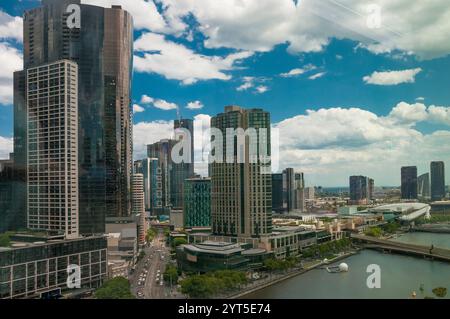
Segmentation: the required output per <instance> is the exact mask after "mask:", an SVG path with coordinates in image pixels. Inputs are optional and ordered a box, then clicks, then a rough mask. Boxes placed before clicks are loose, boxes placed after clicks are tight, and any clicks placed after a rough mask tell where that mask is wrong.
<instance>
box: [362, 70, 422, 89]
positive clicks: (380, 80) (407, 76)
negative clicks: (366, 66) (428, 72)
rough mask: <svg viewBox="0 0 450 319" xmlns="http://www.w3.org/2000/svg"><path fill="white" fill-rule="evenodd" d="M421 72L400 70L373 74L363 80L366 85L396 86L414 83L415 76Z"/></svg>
mask: <svg viewBox="0 0 450 319" xmlns="http://www.w3.org/2000/svg"><path fill="white" fill-rule="evenodd" d="M420 72H422V69H421V68H416V69H409V70H401V71H386V72H377V71H375V72H373V73H372V74H371V75H367V76H365V77H364V78H363V80H364V82H366V83H367V84H375V85H398V84H402V83H414V82H415V80H416V75H417V74H419V73H420Z"/></svg>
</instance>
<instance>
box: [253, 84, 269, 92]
mask: <svg viewBox="0 0 450 319" xmlns="http://www.w3.org/2000/svg"><path fill="white" fill-rule="evenodd" d="M267 91H269V88H268V87H267V86H265V85H260V86H258V87H257V88H256V92H257V93H259V94H263V93H266V92H267Z"/></svg>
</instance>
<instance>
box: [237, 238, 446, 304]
mask: <svg viewBox="0 0 450 319" xmlns="http://www.w3.org/2000/svg"><path fill="white" fill-rule="evenodd" d="M396 240H400V241H403V242H408V243H414V244H421V245H430V246H431V244H433V245H435V247H443V248H450V234H431V233H408V234H405V235H402V236H401V237H400V238H398V239H396ZM341 262H345V263H347V264H348V266H349V272H348V273H337V274H335V273H334V274H333V273H328V272H327V271H326V270H325V269H313V270H311V271H309V272H307V273H305V274H302V275H299V276H296V277H294V278H291V279H288V280H285V281H283V282H280V283H278V284H275V285H272V286H270V287H268V288H265V289H262V290H259V291H256V292H254V293H252V294H249V295H247V296H245V297H244V298H250V299H253V298H255V299H277V298H279V299H316V298H325V299H344V298H345V299H381V298H386V299H399V298H400V299H403V298H410V296H411V293H412V292H413V291H415V292H416V293H417V298H423V297H424V296H433V294H432V292H431V290H432V289H433V288H436V287H440V286H443V287H446V288H447V289H449V294H448V295H447V298H450V264H448V263H444V262H439V261H429V260H424V259H421V258H416V257H409V256H403V255H396V254H383V253H380V252H377V251H372V250H364V251H361V252H360V253H359V254H357V255H354V256H351V257H348V258H346V259H345V260H343V261H341ZM339 263H340V262H339ZM339 263H338V264H339ZM370 264H376V265H379V266H380V269H381V288H379V289H376V288H375V289H369V288H368V287H367V284H366V281H367V277H368V276H369V275H370V274H369V273H367V272H366V270H367V266H368V265H370ZM421 285H423V287H424V293H423V294H422V293H421V292H420V286H421Z"/></svg>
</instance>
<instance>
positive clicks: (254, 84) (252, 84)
mask: <svg viewBox="0 0 450 319" xmlns="http://www.w3.org/2000/svg"><path fill="white" fill-rule="evenodd" d="M242 81H243V83H242V84H241V85H240V86H238V87H237V88H236V91H238V92H242V91H248V90H250V89H253V90H252V92H253V93H255V94H263V93H266V92H267V91H268V90H269V87H268V86H267V85H262V84H261V83H265V82H267V81H268V79H267V78H264V77H253V76H244V77H243V78H242ZM258 84H259V85H258Z"/></svg>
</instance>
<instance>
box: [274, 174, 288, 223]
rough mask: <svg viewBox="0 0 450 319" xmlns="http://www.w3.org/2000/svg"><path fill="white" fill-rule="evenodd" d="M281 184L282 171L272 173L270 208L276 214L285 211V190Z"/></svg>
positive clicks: (282, 182) (282, 180)
mask: <svg viewBox="0 0 450 319" xmlns="http://www.w3.org/2000/svg"><path fill="white" fill-rule="evenodd" d="M283 184H284V179H283V173H274V174H272V210H273V211H274V212H275V213H277V214H282V213H285V212H286V211H287V201H286V192H285V191H284V187H283Z"/></svg>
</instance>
